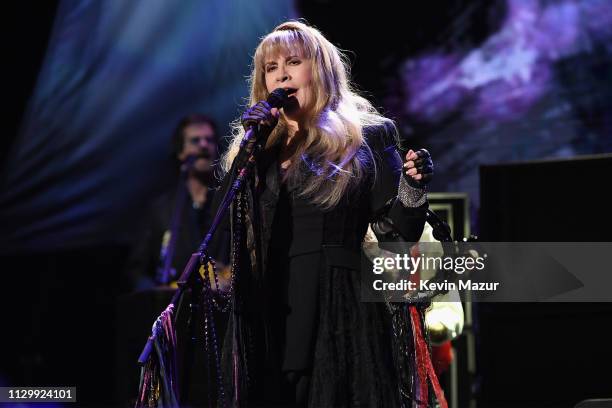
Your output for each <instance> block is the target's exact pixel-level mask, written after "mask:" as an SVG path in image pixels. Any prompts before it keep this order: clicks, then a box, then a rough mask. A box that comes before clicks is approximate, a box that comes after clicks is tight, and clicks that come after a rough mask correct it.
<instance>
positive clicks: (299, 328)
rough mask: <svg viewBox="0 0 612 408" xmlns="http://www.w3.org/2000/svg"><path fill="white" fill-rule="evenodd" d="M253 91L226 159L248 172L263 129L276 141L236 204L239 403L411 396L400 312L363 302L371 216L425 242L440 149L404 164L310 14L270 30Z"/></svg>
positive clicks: (229, 389)
mask: <svg viewBox="0 0 612 408" xmlns="http://www.w3.org/2000/svg"><path fill="white" fill-rule="evenodd" d="M250 86H251V94H250V103H249V106H251V108H249V109H248V110H247V111H246V112H245V113H244V115H242V117H241V118H240V120H238V121H237V122H236V124H235V126H234V128H235V131H234V138H233V141H232V143H231V145H230V148H229V149H228V152H227V153H226V155H225V157H224V160H223V165H224V168H225V169H226V170H227V172H228V173H229V174H230V175H231V174H233V172H235V171H236V169H235V167H236V163H234V162H235V160H234V158H235V157H236V155H237V152H238V149H239V145H240V141H241V140H242V138H243V136H244V134H245V130H246V129H247V128H248V127H249V126H252V125H259V129H260V132H264V133H265V136H267V141H266V142H265V146H264V147H263V148H262V149H261V150H260V151H259V153H258V154H257V156H256V174H255V175H254V177H252V178H251V179H250V182H249V183H248V185H247V186H246V187H245V189H244V190H242V192H241V193H240V194H239V195H238V197H237V199H236V200H235V201H234V204H233V205H232V208H231V228H232V231H231V232H232V237H233V243H232V245H233V254H232V256H233V265H234V273H235V276H234V283H233V292H232V293H231V297H230V302H231V309H230V311H231V313H230V319H229V326H228V331H227V333H226V335H225V340H224V344H223V358H222V372H223V384H224V386H223V398H224V399H225V403H227V404H229V405H242V406H272V405H282V406H311V407H331V406H346V407H348V406H367V407H396V406H402V405H408V404H409V403H410V402H409V399H410V396H409V395H407V394H406V393H402V392H400V388H401V387H400V384H399V383H400V382H401V377H402V375H404V376H405V375H406V374H405V373H404V374H398V371H399V369H398V363H397V359H396V356H395V354H394V353H393V350H394V346H393V344H394V343H393V336H394V334H393V332H392V330H391V319H392V316H391V314H390V311H389V309H388V308H387V307H386V305H385V304H384V303H365V302H361V301H360V285H361V281H360V269H361V262H362V261H361V244H362V241H363V239H364V236H365V234H366V231H367V229H368V225H369V224H372V225H373V226H374V228H373V230H374V231H375V232H376V233H377V236H378V239H379V241H385V240H393V239H397V238H398V237H401V238H402V239H403V240H405V241H407V242H416V241H418V239H419V237H420V235H421V233H422V230H423V225H424V222H425V211H426V209H427V198H426V194H425V184H426V183H427V182H428V181H429V179H430V178H431V175H432V172H433V164H432V162H431V159H430V157H429V154H428V153H427V151H426V150H424V149H421V150H419V151H416V152H415V151H412V150H410V151H408V153H407V154H406V156H405V157H404V163H403V162H402V159H401V157H400V155H399V154H398V153H397V151H396V149H395V144H396V131H395V126H394V125H393V123H392V122H391V121H390V120H389V119H387V118H385V117H383V116H381V115H380V114H379V113H378V112H377V111H376V109H374V108H373V107H372V105H371V104H370V103H369V102H368V101H367V100H366V99H364V98H362V97H360V96H358V95H357V94H356V93H355V92H354V91H353V90H352V87H351V83H350V82H349V77H348V66H347V62H346V59H345V58H344V56H343V55H342V54H341V53H340V51H339V50H338V49H337V48H336V47H335V46H334V45H333V44H331V43H330V42H329V41H328V40H327V39H326V38H325V37H323V35H322V34H321V33H320V32H319V31H317V30H316V29H314V28H312V27H310V26H307V25H305V24H303V23H301V22H295V21H290V22H286V23H283V24H281V25H279V26H278V27H276V28H275V29H274V30H273V31H272V32H271V33H270V34H268V35H267V36H266V37H265V38H263V40H262V41H261V43H260V44H259V46H258V47H257V49H256V51H255V55H254V59H253V71H252V74H251V78H250ZM277 88H284V89H287V90H288V92H289V94H290V95H289V100H288V103H287V104H286V105H285V106H284V108H282V109H280V110H278V109H275V108H270V105H269V104H268V103H267V102H266V101H265V100H266V98H267V97H268V95H269V94H270V93H271V92H272V91H273V90H275V89H277ZM227 184H228V183H227V182H226V183H225V185H224V186H222V189H224V188H225V189H227V188H228V186H227ZM222 195H223V194H218V196H222ZM408 394H409V393H408Z"/></svg>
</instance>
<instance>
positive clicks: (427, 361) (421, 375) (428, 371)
mask: <svg viewBox="0 0 612 408" xmlns="http://www.w3.org/2000/svg"><path fill="white" fill-rule="evenodd" d="M408 309H409V310H410V322H411V325H412V334H413V335H412V337H413V339H414V348H415V368H416V380H417V381H416V384H415V385H416V387H415V388H416V403H417V407H428V406H429V382H428V380H429V381H431V385H432V388H433V390H434V394H435V396H436V399H437V400H438V403H439V405H440V407H441V408H448V404H447V402H446V398H445V397H444V391H443V390H442V387H440V383H439V382H438V376H436V372H435V371H434V367H433V364H432V362H431V355H430V354H429V347H428V345H427V342H426V341H425V336H424V334H423V329H422V325H421V319H422V312H421V311H420V310H419V309H418V307H417V306H416V305H409V306H408Z"/></svg>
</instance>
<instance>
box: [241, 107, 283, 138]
mask: <svg viewBox="0 0 612 408" xmlns="http://www.w3.org/2000/svg"><path fill="white" fill-rule="evenodd" d="M279 115H280V112H279V111H278V109H276V108H272V107H271V106H270V104H269V103H268V102H266V101H259V102H257V103H256V104H255V105H253V106H251V107H250V108H249V109H247V110H246V111H245V112H244V113H243V114H242V117H241V118H240V122H242V127H244V130H245V131H246V130H248V129H249V128H250V127H251V126H257V124H262V125H264V126H266V127H268V128H269V129H270V130H272V129H273V128H274V126H276V124H277V123H278V117H279Z"/></svg>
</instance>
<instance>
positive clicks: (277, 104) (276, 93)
mask: <svg viewBox="0 0 612 408" xmlns="http://www.w3.org/2000/svg"><path fill="white" fill-rule="evenodd" d="M288 94H289V92H288V91H287V90H285V89H283V88H276V89H275V90H273V91H272V93H271V94H270V95H268V99H267V101H268V103H269V104H270V106H271V107H273V108H279V109H280V108H282V107H283V105H285V102H287V95H288Z"/></svg>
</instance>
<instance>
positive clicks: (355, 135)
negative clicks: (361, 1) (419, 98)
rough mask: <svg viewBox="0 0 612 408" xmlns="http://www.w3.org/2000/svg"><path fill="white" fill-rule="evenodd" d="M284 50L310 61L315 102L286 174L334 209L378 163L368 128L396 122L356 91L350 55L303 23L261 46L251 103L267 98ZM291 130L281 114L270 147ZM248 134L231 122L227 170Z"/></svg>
mask: <svg viewBox="0 0 612 408" xmlns="http://www.w3.org/2000/svg"><path fill="white" fill-rule="evenodd" d="M281 52H284V53H288V54H289V55H299V56H300V57H302V58H304V59H308V60H310V62H311V69H312V81H313V84H312V85H313V86H312V89H313V91H312V92H313V95H312V100H313V101H314V102H313V103H312V104H311V108H310V111H309V112H307V114H306V115H305V116H306V117H307V118H309V119H308V120H307V122H306V123H305V124H304V125H305V129H304V130H305V131H306V135H305V137H304V139H303V141H302V143H301V144H300V145H299V147H298V148H297V149H296V151H295V153H294V155H293V156H292V157H291V165H290V166H289V168H288V169H287V172H286V174H285V177H286V180H287V181H288V182H290V183H291V182H299V181H300V180H301V181H302V182H303V187H302V188H301V189H300V195H301V196H303V197H307V198H308V199H309V201H310V202H311V203H313V204H316V205H319V206H320V207H322V208H324V209H329V208H332V207H334V206H336V205H337V204H338V203H339V202H340V200H341V198H342V197H343V196H344V194H345V193H346V192H347V191H348V190H349V189H351V188H352V187H354V186H356V185H357V184H358V183H359V182H360V181H361V179H362V178H363V177H364V175H365V174H366V172H367V170H368V169H369V168H370V167H371V166H370V164H369V163H373V161H372V160H371V151H370V150H369V148H367V144H366V143H365V142H364V137H363V129H364V127H366V126H375V125H382V124H386V123H387V124H388V123H391V124H393V122H391V121H390V120H389V119H387V118H385V117H384V116H382V115H381V114H380V113H378V111H377V110H376V109H375V108H374V107H373V106H372V104H371V103H370V102H369V101H368V100H366V99H365V98H363V97H361V96H359V95H358V94H357V93H356V91H355V90H354V88H353V86H352V85H351V83H350V80H349V64H348V59H347V58H346V56H345V55H344V54H343V53H342V52H341V51H340V50H339V49H338V48H337V47H336V46H334V45H333V44H332V43H331V42H329V41H328V40H327V39H326V38H325V37H324V36H323V35H322V34H321V33H320V32H319V31H318V30H317V29H315V28H313V27H310V26H308V25H306V24H304V23H302V22H299V21H288V22H285V23H282V24H280V25H279V26H277V27H276V28H275V29H274V30H273V31H272V32H271V33H270V34H268V35H266V36H265V37H264V38H263V39H262V40H261V42H260V43H259V45H258V46H257V49H256V50H255V55H254V56H253V66H252V72H251V75H250V78H249V84H250V88H251V93H250V97H249V101H248V105H249V106H252V105H254V104H255V103H257V102H258V101H260V100H264V99H266V98H267V97H268V95H269V92H268V91H267V89H266V83H265V69H264V64H265V61H266V60H268V57H276V56H278V54H279V53H281ZM393 126H394V125H393ZM286 131H287V123H286V121H285V120H284V119H283V115H281V116H280V118H279V122H278V124H277V125H276V127H275V128H274V130H273V131H272V133H271V134H270V136H269V138H268V141H267V143H266V149H269V148H271V147H272V146H275V145H276V144H278V143H280V142H281V140H282V138H283V136H284V134H285V132H286ZM243 136H244V129H243V127H242V124H241V123H240V119H237V120H235V121H234V122H233V123H232V141H231V143H230V145H229V148H228V150H227V152H226V153H225V155H224V157H223V158H222V164H223V168H224V169H225V170H226V171H227V170H229V168H230V167H231V164H232V162H233V160H234V158H235V157H236V154H237V153H238V148H239V145H240V141H241V140H242V138H243ZM362 146H364V147H365V148H366V149H362ZM304 163H305V164H307V166H308V167H306V168H309V169H311V171H310V172H309V174H307V175H306V180H304V176H305V175H304V174H303V169H304V167H303V166H300V165H301V164H304Z"/></svg>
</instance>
